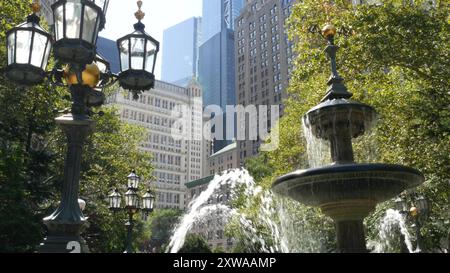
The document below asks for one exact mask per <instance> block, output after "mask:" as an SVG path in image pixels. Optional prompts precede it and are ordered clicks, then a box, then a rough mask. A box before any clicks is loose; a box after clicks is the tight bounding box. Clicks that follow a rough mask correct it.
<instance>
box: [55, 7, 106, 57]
mask: <svg viewBox="0 0 450 273" xmlns="http://www.w3.org/2000/svg"><path fill="white" fill-rule="evenodd" d="M95 2H98V4H102V3H103V2H106V3H103V8H104V7H105V5H106V7H107V5H108V3H107V2H108V1H105V0H104V1H90V0H59V1H57V2H56V3H55V4H53V5H52V10H53V20H54V37H55V44H54V46H53V48H54V50H53V52H54V55H55V57H56V58H57V59H59V60H60V61H62V62H66V63H73V64H80V65H85V64H90V63H92V61H93V60H94V58H95V53H96V43H97V37H98V32H99V31H100V30H102V29H103V28H104V26H105V14H104V12H103V10H102V8H101V7H99V6H97V5H96V3H95ZM100 2H102V3H100Z"/></svg>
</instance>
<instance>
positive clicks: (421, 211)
mask: <svg viewBox="0 0 450 273" xmlns="http://www.w3.org/2000/svg"><path fill="white" fill-rule="evenodd" d="M394 203H395V207H396V209H397V210H398V211H399V212H400V213H401V214H402V215H405V217H406V219H407V220H410V221H412V222H413V223H414V224H413V227H414V228H415V231H416V241H417V250H416V252H419V253H420V252H422V253H423V252H425V250H424V246H423V242H422V234H421V232H420V230H421V228H422V223H421V222H422V221H425V220H426V219H427V218H428V215H429V213H430V203H429V201H428V200H427V199H426V198H425V197H424V196H422V195H420V196H419V195H417V194H416V193H414V194H410V195H402V196H400V197H398V198H397V199H395V201H394ZM409 203H410V204H412V206H411V207H410V208H408V204H409Z"/></svg>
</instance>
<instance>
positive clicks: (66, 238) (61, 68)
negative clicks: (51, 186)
mask: <svg viewBox="0 0 450 273" xmlns="http://www.w3.org/2000/svg"><path fill="white" fill-rule="evenodd" d="M108 4H109V0H58V1H56V3H54V4H53V5H52V10H53V18H54V22H55V25H54V28H53V35H51V34H49V33H47V32H46V31H45V30H44V29H43V28H42V27H41V26H40V25H39V20H40V19H39V16H38V15H37V14H38V13H39V12H40V8H41V7H40V4H39V0H34V2H33V3H32V4H31V9H32V11H33V13H32V14H31V15H29V16H28V17H27V20H26V22H25V23H23V24H20V25H18V26H16V27H14V28H12V29H11V30H8V31H7V33H6V39H7V53H8V59H7V60H8V66H7V67H6V69H5V75H6V76H7V78H8V79H10V80H11V81H13V82H15V83H17V84H19V85H25V86H32V85H36V84H40V83H43V82H48V83H50V84H52V85H57V86H66V87H68V89H69V91H70V94H71V99H72V107H71V110H70V111H66V112H65V114H64V115H63V116H61V117H58V118H56V123H57V124H58V125H59V126H60V127H61V129H62V130H63V131H64V133H65V134H66V137H67V141H68V149H67V155H66V161H65V167H64V180H63V187H62V195H61V196H62V200H61V202H60V205H59V207H58V208H57V209H56V210H55V212H54V213H53V214H52V215H50V216H48V217H46V218H45V219H44V223H45V225H46V226H47V228H48V236H47V238H46V239H45V240H44V242H43V243H42V244H41V246H40V247H39V250H38V251H39V252H62V253H68V252H70V251H69V250H67V245H68V243H73V242H77V243H79V244H80V247H81V252H88V251H89V250H88V248H87V245H86V243H85V241H84V240H83V239H82V238H81V236H80V233H81V231H82V230H83V228H84V227H85V226H86V225H85V224H86V220H87V218H86V217H84V215H83V213H82V211H81V210H80V207H79V204H78V191H79V180H80V166H81V158H82V147H83V145H84V142H85V140H86V138H87V136H88V135H89V134H90V133H91V131H92V128H93V124H94V122H93V121H92V120H91V116H92V115H93V114H94V112H92V110H91V108H92V107H99V106H101V105H103V103H104V101H105V97H104V94H103V92H102V89H103V88H104V87H106V86H110V85H112V84H114V83H115V82H117V81H119V83H120V85H121V86H122V87H123V88H125V89H130V90H131V91H132V92H133V93H134V95H135V98H136V96H137V95H138V94H139V93H141V92H143V91H147V90H150V89H151V88H152V87H153V83H154V78H155V77H154V75H153V73H154V63H155V61H156V55H157V52H158V50H159V44H158V42H157V41H156V40H155V39H153V38H152V37H151V36H149V35H148V34H146V33H145V32H144V31H143V29H144V27H143V24H142V23H141V22H140V21H141V20H142V18H143V17H144V16H143V14H144V13H143V12H142V11H141V6H142V1H138V6H139V11H138V12H137V13H136V18H138V20H139V22H138V24H136V25H137V26H135V30H136V31H135V32H134V33H132V34H130V35H127V36H125V37H126V38H125V37H124V38H125V40H124V39H123V38H122V39H121V40H119V41H120V43H119V45H124V44H126V42H124V41H128V45H129V47H128V51H127V52H128V55H129V58H128V61H129V62H128V67H124V65H125V62H121V64H122V65H123V66H122V73H120V74H119V75H114V74H113V73H111V71H110V70H109V63H108V61H107V60H105V59H104V58H103V57H101V56H100V55H99V54H97V48H96V42H97V38H98V33H99V31H101V30H102V29H103V28H104V26H105V13H106V10H107V8H108ZM52 48H53V56H54V57H55V59H56V63H57V65H56V66H55V67H54V68H53V69H52V70H51V71H46V68H47V64H48V60H49V57H50V53H51V52H52ZM119 48H120V46H119ZM128 55H127V56H128ZM121 56H122V55H121ZM122 59H123V58H122V57H121V60H122ZM150 63H151V64H150ZM130 75H131V76H130Z"/></svg>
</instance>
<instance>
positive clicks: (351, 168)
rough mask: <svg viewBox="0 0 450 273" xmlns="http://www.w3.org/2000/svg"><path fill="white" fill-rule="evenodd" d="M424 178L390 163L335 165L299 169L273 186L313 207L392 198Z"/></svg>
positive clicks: (280, 191)
mask: <svg viewBox="0 0 450 273" xmlns="http://www.w3.org/2000/svg"><path fill="white" fill-rule="evenodd" d="M424 181H425V178H424V176H423V175H422V173H420V172H419V171H417V170H415V169H412V168H409V167H405V166H401V165H391V164H342V165H340V164H336V165H330V166H324V167H320V168H314V169H308V170H298V171H295V172H292V173H290V174H287V175H284V176H282V177H280V178H278V179H277V180H276V181H275V182H274V184H273V186H272V189H273V191H274V192H275V193H277V194H280V195H283V196H288V197H290V198H292V199H294V200H296V201H298V202H300V203H303V204H305V205H310V206H319V207H320V206H323V205H324V204H328V203H336V202H342V201H346V200H371V201H373V202H375V203H380V202H384V201H386V200H389V199H391V198H393V197H395V196H397V195H399V194H400V193H401V192H402V191H404V190H406V189H409V188H412V187H416V186H418V185H420V184H422V183H423V182H424Z"/></svg>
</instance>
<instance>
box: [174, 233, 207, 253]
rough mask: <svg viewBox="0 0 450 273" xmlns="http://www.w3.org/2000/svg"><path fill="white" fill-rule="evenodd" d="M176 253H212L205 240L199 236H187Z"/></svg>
mask: <svg viewBox="0 0 450 273" xmlns="http://www.w3.org/2000/svg"><path fill="white" fill-rule="evenodd" d="M178 253H212V251H211V248H210V247H209V246H208V243H207V242H206V239H205V238H203V237H202V236H201V235H197V234H188V235H187V236H186V240H185V242H184V245H183V247H182V248H181V249H180V250H179V251H178Z"/></svg>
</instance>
